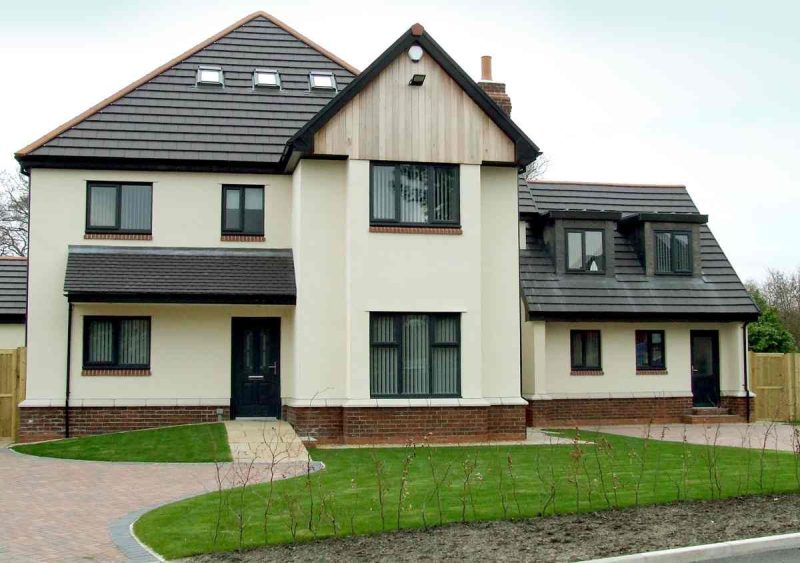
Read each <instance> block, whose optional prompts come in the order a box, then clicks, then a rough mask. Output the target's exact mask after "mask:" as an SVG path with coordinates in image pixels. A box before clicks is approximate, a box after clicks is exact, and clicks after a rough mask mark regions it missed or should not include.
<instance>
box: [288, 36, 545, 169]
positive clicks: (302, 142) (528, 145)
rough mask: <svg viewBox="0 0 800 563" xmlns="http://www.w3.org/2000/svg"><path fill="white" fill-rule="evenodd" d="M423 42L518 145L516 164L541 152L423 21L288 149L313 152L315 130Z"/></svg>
mask: <svg viewBox="0 0 800 563" xmlns="http://www.w3.org/2000/svg"><path fill="white" fill-rule="evenodd" d="M414 44H417V45H420V46H421V47H422V48H423V49H424V50H425V53H426V54H427V55H429V56H430V57H432V58H433V59H434V60H435V61H436V62H437V63H438V64H439V66H441V67H442V68H443V69H444V70H445V72H447V74H448V75H449V76H450V77H451V78H452V79H453V80H455V82H456V83H457V84H458V85H459V86H460V87H461V88H462V89H463V90H464V92H465V93H466V94H467V95H469V97H470V98H471V99H472V100H473V101H474V102H475V103H476V104H477V105H478V107H480V108H481V109H482V110H483V111H484V112H485V113H486V114H487V115H488V116H489V118H490V119H491V120H492V121H493V122H494V123H495V125H497V126H498V127H499V128H500V129H501V130H502V131H503V132H504V133H505V134H506V135H508V137H509V138H510V139H511V140H512V141H514V144H515V146H516V164H517V165H519V166H526V165H528V164H529V163H531V162H533V161H534V160H535V159H536V157H537V156H539V154H540V153H541V151H540V150H539V147H537V146H536V144H535V143H534V142H533V141H531V139H530V138H529V137H528V136H527V135H526V134H525V133H524V132H523V131H522V129H520V128H519V127H518V126H517V125H516V124H515V123H514V122H513V121H512V120H511V117H510V116H509V115H508V114H507V113H505V112H504V111H503V110H502V109H500V106H498V105H497V103H496V102H495V101H494V100H493V99H492V98H491V97H490V96H489V95H488V94H487V93H486V92H484V91H483V89H482V88H481V87H480V86H478V84H477V83H476V82H475V81H474V80H473V79H472V78H471V77H470V76H469V75H468V74H467V73H466V72H465V71H464V70H463V69H462V68H461V67H460V66H459V65H458V64H457V63H456V62H455V61H454V60H453V59H452V58H451V57H450V55H448V54H447V53H446V52H445V50H444V49H442V47H441V46H440V45H439V44H438V43H437V42H436V41H435V40H434V39H433V37H432V36H431V35H430V34H429V33H428V32H427V31H425V28H424V27H422V25H420V24H414V25H413V26H411V28H410V29H409V30H408V31H406V32H405V33H404V34H403V35H401V36H400V37H399V38H398V39H397V41H395V42H394V43H393V44H392V45H391V46H390V47H389V48H388V49H386V51H384V52H383V53H382V54H381V55H380V56H379V57H378V58H377V59H375V60H374V61H373V62H372V64H370V65H369V66H368V67H367V68H366V69H364V71H363V72H361V73H360V74H359V75H358V76H357V77H356V78H355V79H353V81H352V82H351V83H350V85H349V86H348V87H347V88H345V89H344V90H343V91H342V92H341V93H340V94H339V95H338V96H336V98H334V100H333V101H332V102H331V103H330V104H328V105H327V106H325V108H324V109H323V110H322V111H320V112H319V113H317V114H316V115H315V116H313V118H311V119H310V120H309V121H308V123H306V124H305V125H304V126H303V127H302V128H301V129H300V130H299V131H298V132H297V133H296V134H295V135H294V136H292V138H291V139H290V140H289V144H288V151H289V152H291V151H298V152H301V153H313V150H314V133H316V132H317V131H319V130H320V128H322V126H323V125H325V124H326V123H327V122H328V121H329V120H330V119H331V118H332V117H333V116H334V115H336V114H337V113H338V112H339V110H341V109H342V108H343V107H344V106H345V105H346V104H347V103H348V102H349V101H350V100H352V99H353V98H354V97H355V96H356V94H358V93H359V92H361V91H362V90H363V89H364V88H365V87H366V86H367V85H368V84H369V83H370V82H371V81H372V80H373V79H375V77H377V76H378V75H379V74H380V73H381V71H382V70H383V69H385V68H386V67H387V66H388V65H389V64H390V63H391V62H392V61H394V60H395V59H396V58H397V57H398V56H399V55H400V54H401V53H403V52H404V51H406V50H407V49H408V48H409V47H411V46H412V45H414Z"/></svg>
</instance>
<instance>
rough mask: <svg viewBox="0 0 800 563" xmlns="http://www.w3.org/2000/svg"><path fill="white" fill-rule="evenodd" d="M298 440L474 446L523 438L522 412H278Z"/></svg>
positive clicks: (422, 409)
mask: <svg viewBox="0 0 800 563" xmlns="http://www.w3.org/2000/svg"><path fill="white" fill-rule="evenodd" d="M283 413H284V418H285V419H286V420H287V421H288V422H289V423H290V424H292V426H294V428H295V431H296V432H297V434H298V435H300V436H311V437H313V438H314V439H316V440H317V442H318V443H345V444H373V443H374V444H378V443H383V444H387V443H404V442H409V441H410V442H416V443H419V442H422V441H423V440H428V441H430V442H474V441H487V440H522V439H524V438H525V407H524V406H491V407H358V408H341V407H284V408H283Z"/></svg>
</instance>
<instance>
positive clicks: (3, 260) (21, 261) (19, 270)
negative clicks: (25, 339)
mask: <svg viewBox="0 0 800 563" xmlns="http://www.w3.org/2000/svg"><path fill="white" fill-rule="evenodd" d="M27 297H28V260H27V258H17V257H11V256H3V257H0V321H5V322H20V323H22V322H25V315H26V311H27Z"/></svg>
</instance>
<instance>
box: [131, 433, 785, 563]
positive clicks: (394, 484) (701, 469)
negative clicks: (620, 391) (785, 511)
mask: <svg viewBox="0 0 800 563" xmlns="http://www.w3.org/2000/svg"><path fill="white" fill-rule="evenodd" d="M573 434H574V433H573ZM581 438H582V439H584V440H592V441H595V443H596V445H581V446H568V445H567V446H488V447H450V448H428V447H417V448H416V449H414V450H412V449H411V448H393V449H336V450H326V449H316V450H312V456H313V458H314V459H315V460H319V461H322V462H324V463H325V465H326V469H325V470H323V471H321V472H318V473H316V474H313V475H311V476H310V478H306V477H300V478H295V479H289V480H286V481H276V482H275V483H274V484H273V485H272V486H271V487H270V485H269V484H261V485H256V486H248V487H246V488H243V487H241V486H240V487H238V488H234V489H232V490H229V491H226V492H223V493H222V494H219V493H216V492H215V493H210V494H206V495H203V496H199V497H195V498H192V499H188V500H184V501H180V502H177V503H175V504H171V505H167V506H164V507H161V508H158V509H156V510H153V511H151V512H149V513H147V514H145V515H144V516H143V517H142V518H141V519H140V520H139V521H138V522H136V524H135V530H136V534H137V535H138V537H139V538H140V539H142V540H143V541H144V542H145V543H146V544H148V545H149V546H151V547H152V548H154V549H155V550H156V551H158V552H159V553H160V554H161V555H163V556H165V557H167V558H168V559H173V558H179V557H184V556H189V555H193V554H199V553H207V552H211V551H226V550H234V549H239V548H253V547H257V546H261V545H264V544H266V543H283V542H291V541H293V540H296V541H303V540H308V539H312V538H314V537H317V538H321V537H329V536H332V535H334V534H338V535H346V534H350V533H356V534H369V533H376V532H380V531H382V530H392V529H397V528H398V519H399V527H400V528H415V527H421V526H426V525H427V526H431V525H436V524H439V523H447V522H457V521H461V520H462V519H464V520H467V521H472V520H495V519H503V518H518V517H535V516H540V515H550V514H563V513H569V512H575V511H590V510H602V509H609V508H618V507H620V508H621V507H626V506H635V505H637V504H638V505H646V504H653V503H665V502H671V501H675V500H688V499H711V498H724V497H731V496H739V495H746V494H767V493H773V492H789V491H795V490H797V489H798V483H799V482H800V480H799V479H798V465H797V462H798V458H796V457H795V456H794V455H792V454H791V453H783V452H775V451H771V450H766V451H760V450H745V449H738V448H723V447H712V446H697V445H688V444H682V443H674V442H673V443H670V442H654V441H644V440H640V439H636V438H626V437H621V436H610V435H603V434H595V433H588V432H586V433H581ZM410 456H412V457H410ZM405 460H408V464H407V479H406V480H405V485H401V483H402V482H403V478H402V476H403V473H404V466H406V464H405V463H404V462H405ZM473 466H474V470H472V469H471V468H472V467H473ZM432 468H433V471H435V473H436V475H437V480H439V481H440V482H441V485H440V487H439V490H440V493H439V498H438V500H437V495H436V494H435V489H436V487H435V486H434V477H433V473H432ZM378 474H381V479H380V480H381V482H382V485H379V483H378ZM467 476H469V479H467ZM465 483H466V485H465ZM379 491H380V495H382V496H383V497H384V499H385V500H384V503H383V518H382V517H381V512H382V511H381V502H380V501H379ZM270 495H271V496H270ZM312 497H313V509H312V508H311V506H312ZM270 498H271V501H270V500H269V499H270ZM270 502H271V508H270V510H269V515H268V518H267V519H266V526H265V512H266V506H267V505H268V504H269V503H270ZM439 506H441V511H440V509H439ZM398 507H399V510H398ZM309 521H310V522H309ZM240 523H243V525H242V526H240ZM334 528H335V530H334ZM240 531H241V534H240Z"/></svg>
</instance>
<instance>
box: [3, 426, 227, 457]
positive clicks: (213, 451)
mask: <svg viewBox="0 0 800 563" xmlns="http://www.w3.org/2000/svg"><path fill="white" fill-rule="evenodd" d="M13 449H14V450H16V451H18V452H20V453H23V454H30V455H35V456H41V457H57V458H61V459H83V460H92V461H160V462H184V463H188V462H202V461H215V459H216V461H230V460H231V452H230V448H229V447H228V437H227V434H226V432H225V425H224V424H222V423H212V424H190V425H186V426H171V427H167V428H156V429H153V430H136V431H133V432H118V433H115V434H104V435H101V436H87V437H85V438H69V439H67V440H56V441H53V442H42V443H40V444H25V445H20V446H14V448H13Z"/></svg>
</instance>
